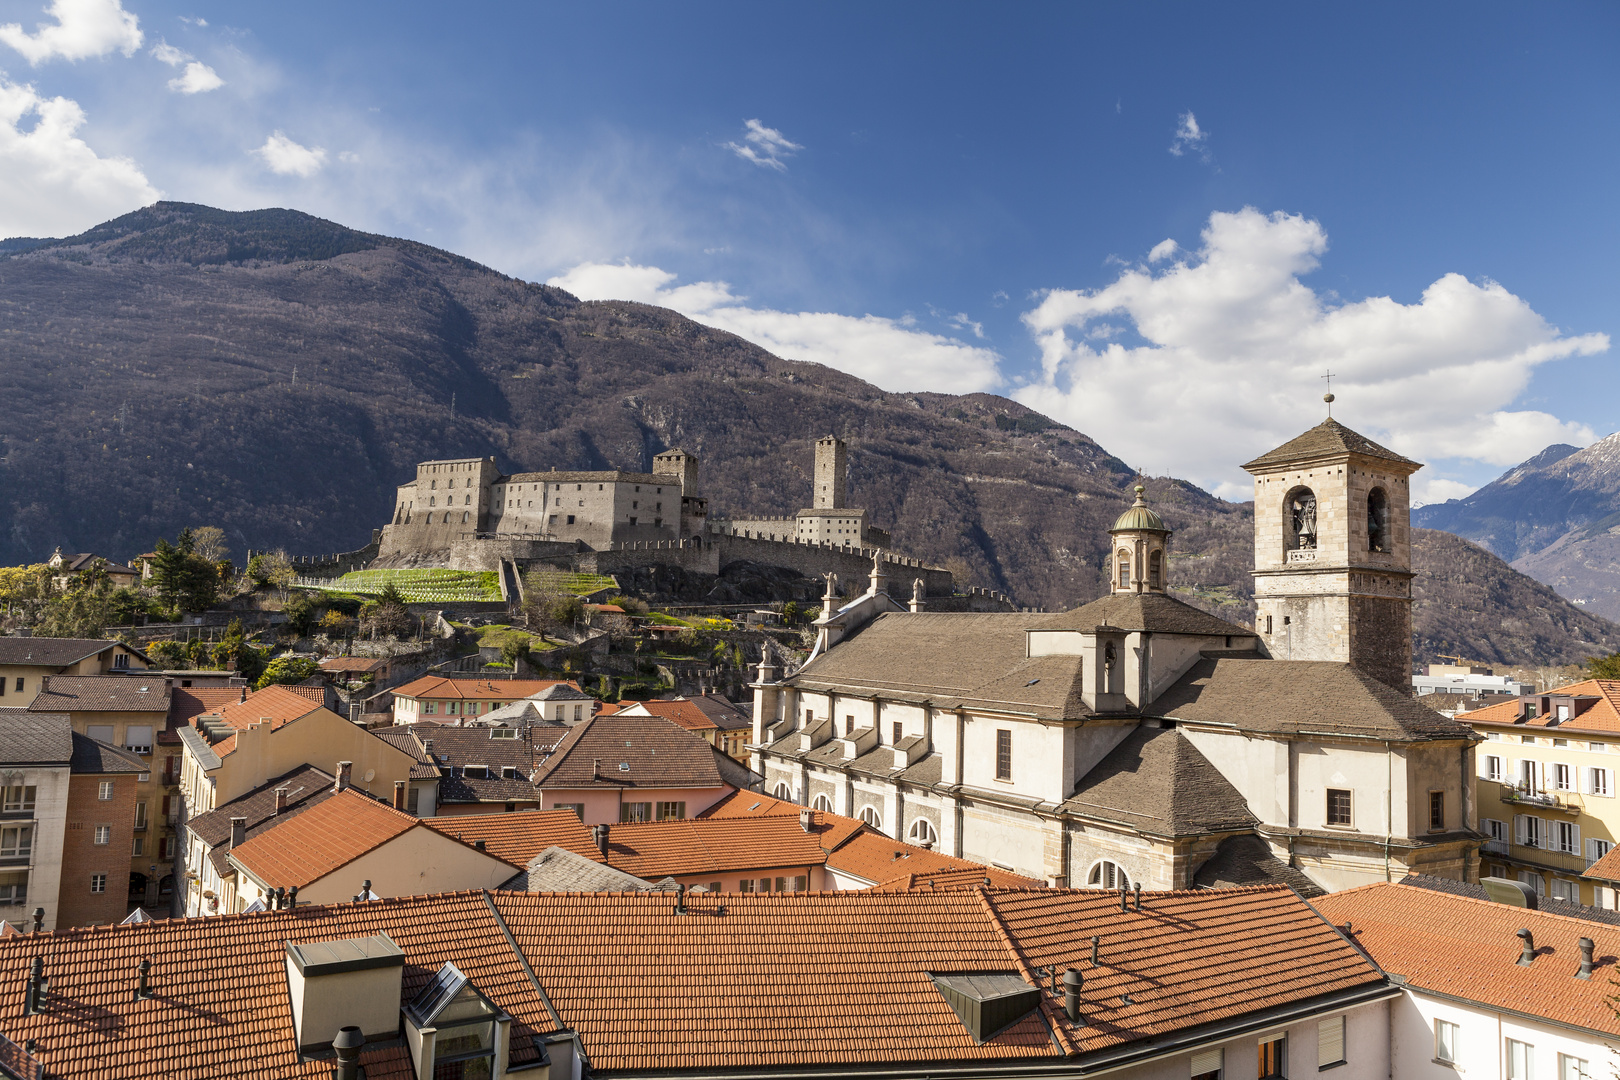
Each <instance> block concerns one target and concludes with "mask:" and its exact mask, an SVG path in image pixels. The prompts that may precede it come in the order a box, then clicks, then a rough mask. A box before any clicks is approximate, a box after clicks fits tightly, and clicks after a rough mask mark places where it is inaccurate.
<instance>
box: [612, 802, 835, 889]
mask: <svg viewBox="0 0 1620 1080" xmlns="http://www.w3.org/2000/svg"><path fill="white" fill-rule="evenodd" d="M810 829H811V831H810V832H805V830H804V829H803V828H802V827H801V826H800V825H799V819H798V818H796V817H792V818H788V817H770V818H758V819H755V820H747V819H738V818H731V819H721V820H712V819H709V820H703V819H699V820H691V819H688V820H682V821H656V822H644V823H642V824H637V825H614V826H612V827H610V828H609V830H608V857H607V863H608V865H609V866H612V867H614V868H615V869H618V870H623V871H625V872H626V873H629V874H634V875H636V877H639V878H645V879H647V880H648V881H656V880H657V879H659V878H662V877H682V876H685V875H688V874H731V873H736V872H738V871H753V870H760V871H764V870H784V869H798V868H800V867H805V868H808V867H812V866H820V865H821V864H822V863H823V862H825V861H826V859H827V846H826V845H827V844H828V843H829V842H830V841H831V840H832V839H833V838H834V837H835V836H836V835H837V833H838V830H836V829H835V828H834V827H833V826H832V825H829V824H828V823H826V822H824V821H818V820H815V819H814V816H812V824H811V826H810ZM732 884H733V885H734V884H735V883H732ZM723 887H727V888H729V887H731V886H730V885H728V886H723Z"/></svg>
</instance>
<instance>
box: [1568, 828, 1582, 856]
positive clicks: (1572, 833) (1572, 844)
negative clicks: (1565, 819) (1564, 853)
mask: <svg viewBox="0 0 1620 1080" xmlns="http://www.w3.org/2000/svg"><path fill="white" fill-rule="evenodd" d="M1569 853H1570V854H1571V855H1579V854H1580V853H1581V827H1580V826H1579V825H1571V826H1570V827H1569Z"/></svg>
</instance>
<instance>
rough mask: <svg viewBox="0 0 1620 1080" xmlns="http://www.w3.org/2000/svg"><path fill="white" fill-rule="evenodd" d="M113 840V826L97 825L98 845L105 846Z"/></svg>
mask: <svg viewBox="0 0 1620 1080" xmlns="http://www.w3.org/2000/svg"><path fill="white" fill-rule="evenodd" d="M111 840H112V826H111V825H97V826H96V843H98V844H105V843H109V842H110V841H111Z"/></svg>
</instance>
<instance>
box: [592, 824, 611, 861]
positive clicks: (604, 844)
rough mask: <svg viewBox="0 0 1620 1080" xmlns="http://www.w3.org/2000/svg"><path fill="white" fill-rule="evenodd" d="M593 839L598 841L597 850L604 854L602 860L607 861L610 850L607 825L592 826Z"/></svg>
mask: <svg viewBox="0 0 1620 1080" xmlns="http://www.w3.org/2000/svg"><path fill="white" fill-rule="evenodd" d="M591 838H592V839H593V840H595V841H596V850H597V851H600V852H601V853H602V858H604V859H606V858H607V849H608V827H607V826H606V825H592V826H591Z"/></svg>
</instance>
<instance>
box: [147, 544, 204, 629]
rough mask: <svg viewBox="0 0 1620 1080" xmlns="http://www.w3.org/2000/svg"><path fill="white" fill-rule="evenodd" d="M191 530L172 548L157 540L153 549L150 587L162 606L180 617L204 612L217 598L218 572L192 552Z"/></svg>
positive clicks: (171, 545) (172, 545)
mask: <svg viewBox="0 0 1620 1080" xmlns="http://www.w3.org/2000/svg"><path fill="white" fill-rule="evenodd" d="M193 545H194V539H193V537H192V534H191V530H190V529H185V530H182V531H181V533H180V535H179V537H177V538H176V540H175V542H174V543H173V544H170V543H169V542H168V541H167V540H164V539H161V538H160V539H159V540H158V542H157V546H156V547H155V548H153V555H152V587H153V588H154V589H155V590H156V592H157V595H158V599H159V600H160V601H161V602H162V603H163V606H164V607H166V608H167V609H169V610H170V611H172V612H173V613H174V614H176V615H179V614H181V613H182V612H187V611H205V610H207V608H208V607H209V605H211V604H213V602H214V601H215V600H216V599H217V598H218V597H219V586H220V580H219V568H218V567H217V566H215V565H214V564H213V563H212V562H209V561H208V560H207V559H205V558H203V557H202V556H200V555H198V554H196V553H195V552H193V551H192V547H193Z"/></svg>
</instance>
